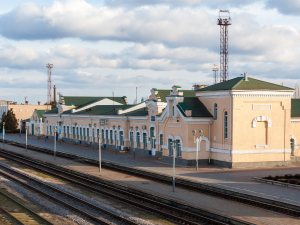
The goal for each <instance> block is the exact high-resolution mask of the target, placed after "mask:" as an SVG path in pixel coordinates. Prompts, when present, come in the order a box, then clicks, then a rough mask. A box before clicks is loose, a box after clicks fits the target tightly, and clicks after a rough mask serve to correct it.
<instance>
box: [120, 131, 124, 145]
mask: <svg viewBox="0 0 300 225" xmlns="http://www.w3.org/2000/svg"><path fill="white" fill-rule="evenodd" d="M123 137H124V136H123V131H120V146H124V141H123Z"/></svg>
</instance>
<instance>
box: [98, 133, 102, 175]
mask: <svg viewBox="0 0 300 225" xmlns="http://www.w3.org/2000/svg"><path fill="white" fill-rule="evenodd" d="M98 138H99V172H101V134H100V133H99V135H98Z"/></svg>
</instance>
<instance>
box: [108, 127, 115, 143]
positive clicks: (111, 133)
mask: <svg viewBox="0 0 300 225" xmlns="http://www.w3.org/2000/svg"><path fill="white" fill-rule="evenodd" d="M109 135H110V143H111V144H113V143H114V140H113V131H112V130H110V131H109Z"/></svg>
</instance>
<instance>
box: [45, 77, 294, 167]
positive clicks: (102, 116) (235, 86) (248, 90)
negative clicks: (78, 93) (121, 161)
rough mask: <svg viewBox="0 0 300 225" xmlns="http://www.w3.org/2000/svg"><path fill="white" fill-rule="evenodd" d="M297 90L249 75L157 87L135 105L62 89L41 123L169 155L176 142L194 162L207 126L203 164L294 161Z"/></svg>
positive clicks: (78, 138)
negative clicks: (188, 87)
mask: <svg viewBox="0 0 300 225" xmlns="http://www.w3.org/2000/svg"><path fill="white" fill-rule="evenodd" d="M293 92H294V90H293V89H291V88H288V87H284V86H281V85H276V84H272V83H268V82H264V81H261V80H257V79H253V78H250V77H249V78H248V76H247V75H246V74H245V76H244V77H237V78H233V79H231V80H228V81H225V82H222V83H218V84H215V85H211V86H207V87H203V88H200V89H195V90H182V89H181V87H180V86H177V85H174V86H173V87H172V89H171V90H161V89H156V88H152V89H151V94H150V96H149V100H147V101H145V102H141V103H139V104H136V105H129V104H128V103H127V100H126V97H115V98H112V97H74V96H62V95H61V96H60V98H59V103H58V105H57V106H58V107H57V108H56V109H53V110H49V111H47V112H45V113H44V117H45V126H44V129H45V134H46V135H49V136H53V135H54V129H55V128H56V129H57V130H58V131H60V133H61V134H60V135H61V136H62V138H63V139H66V140H70V141H74V142H81V143H90V144H92V143H96V144H97V143H98V142H99V141H100V142H102V143H103V144H105V145H106V146H107V147H110V148H117V149H118V150H130V151H134V150H135V151H137V152H140V153H144V154H150V155H152V156H160V157H161V158H162V161H166V162H171V161H172V157H173V153H174V152H173V148H172V142H173V141H175V149H176V151H175V153H174V154H175V157H176V163H177V164H181V165H189V166H192V165H195V163H196V150H197V148H196V143H195V139H194V135H193V130H196V131H197V132H196V136H195V137H196V138H199V130H202V131H203V136H202V137H201V143H200V152H198V162H199V163H200V164H201V163H202V164H207V163H213V164H217V165H221V166H224V167H229V168H231V167H259V166H279V165H289V164H290V163H291V162H292V161H293V160H298V159H300V146H298V145H297V139H298V140H300V129H299V128H300V99H292V95H293ZM72 105H73V108H72ZM74 106H75V107H74ZM99 133H101V134H102V140H99V138H98V135H99ZM198 151H199V150H198Z"/></svg>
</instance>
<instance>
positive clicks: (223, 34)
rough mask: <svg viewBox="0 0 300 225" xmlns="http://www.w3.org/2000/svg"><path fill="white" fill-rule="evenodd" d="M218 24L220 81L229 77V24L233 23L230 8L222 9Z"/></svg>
mask: <svg viewBox="0 0 300 225" xmlns="http://www.w3.org/2000/svg"><path fill="white" fill-rule="evenodd" d="M218 25H219V26H220V82H223V81H226V80H227V79H228V26H229V25H231V18H230V12H229V11H228V10H220V12H219V19H218Z"/></svg>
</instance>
